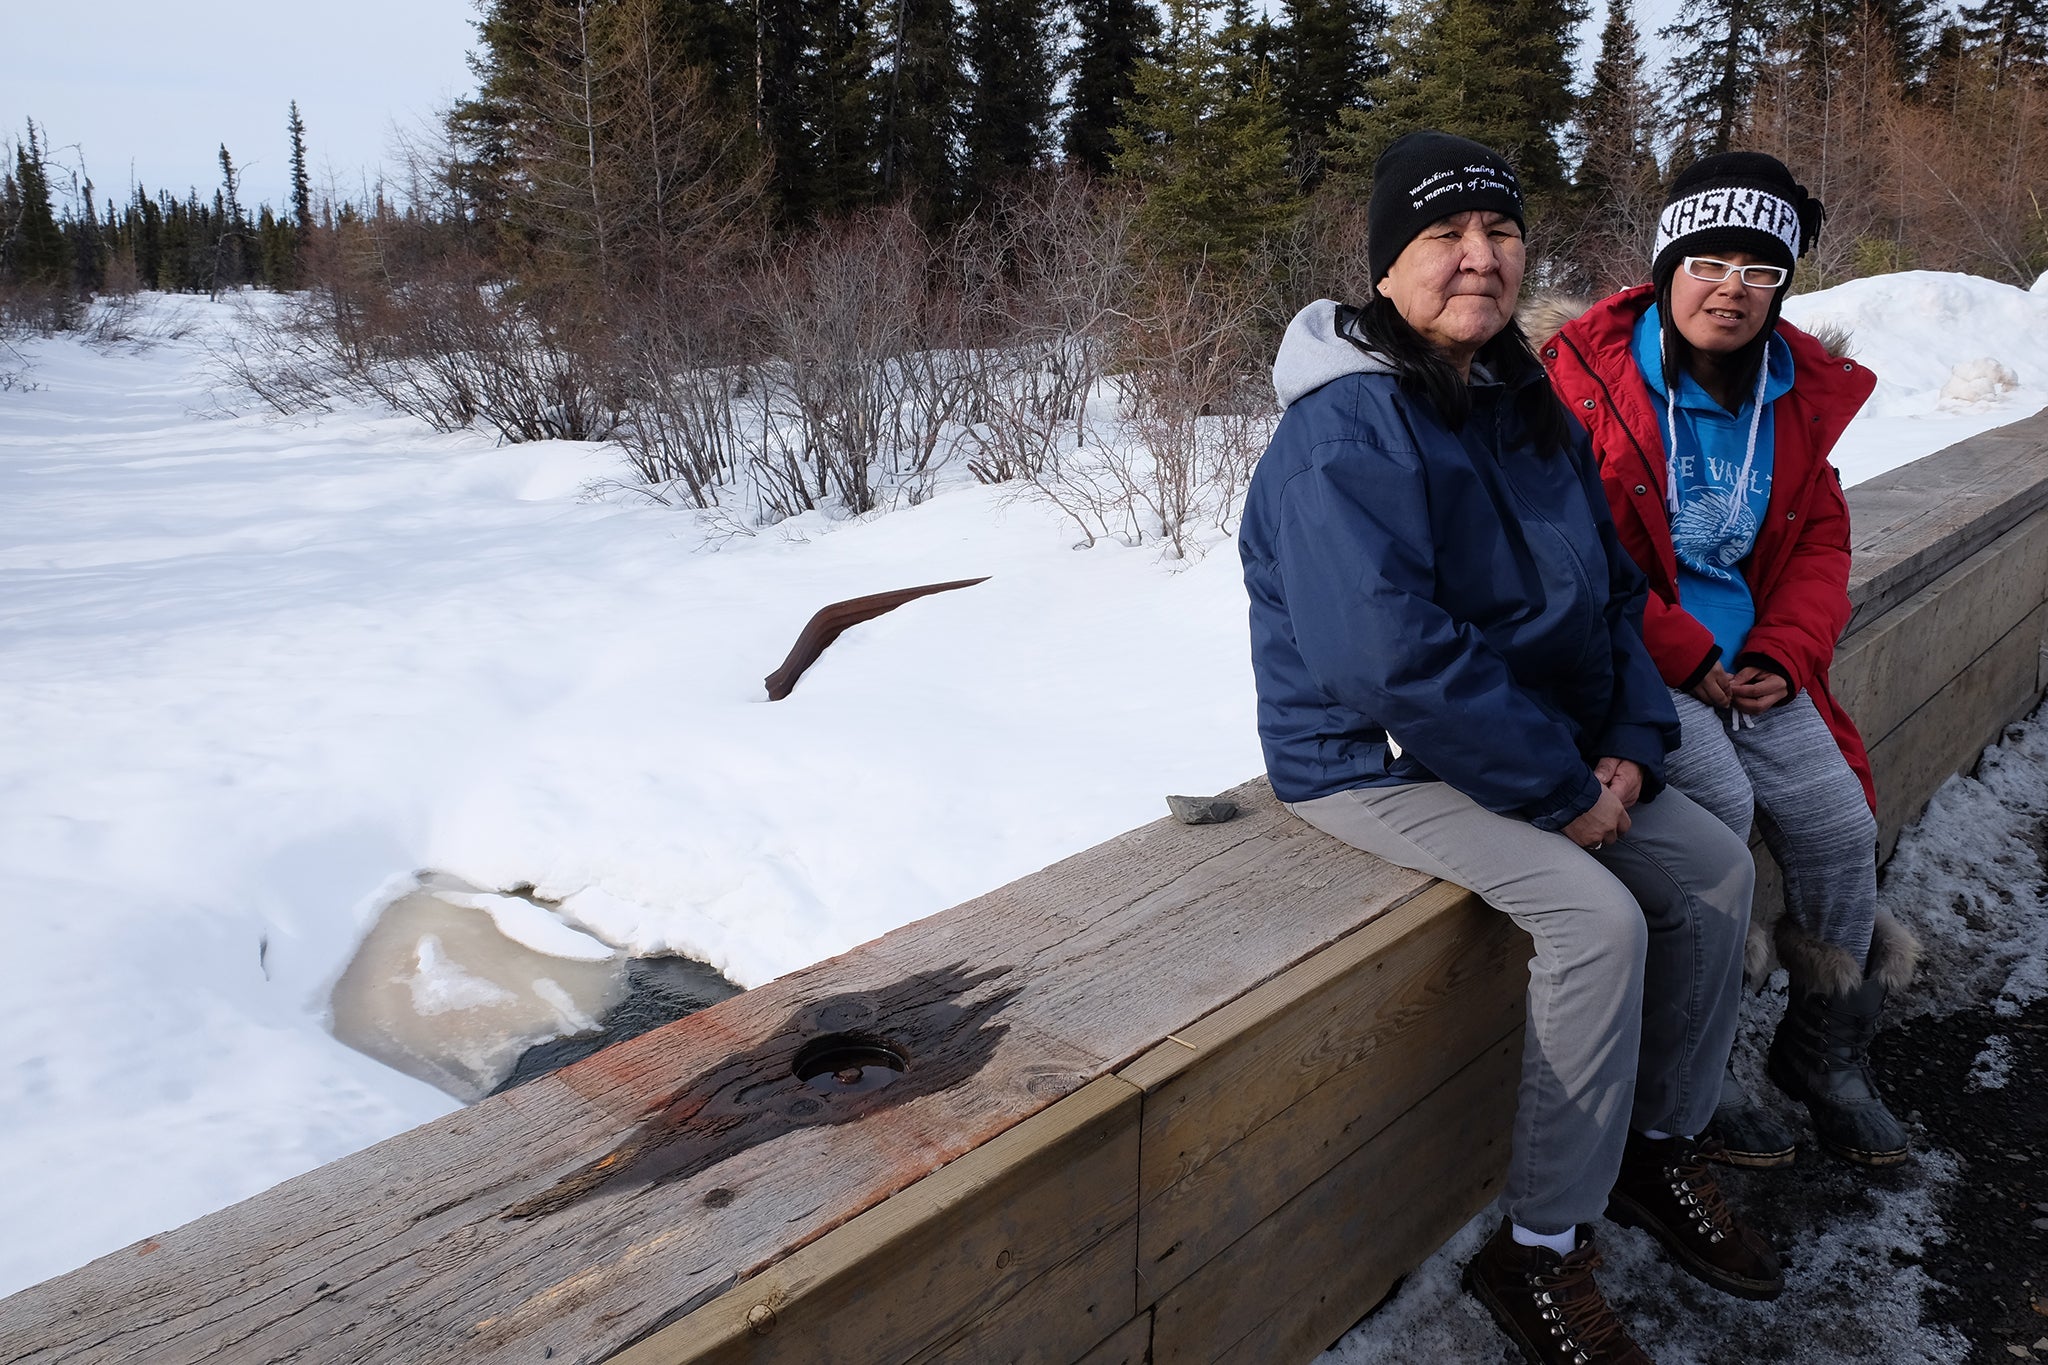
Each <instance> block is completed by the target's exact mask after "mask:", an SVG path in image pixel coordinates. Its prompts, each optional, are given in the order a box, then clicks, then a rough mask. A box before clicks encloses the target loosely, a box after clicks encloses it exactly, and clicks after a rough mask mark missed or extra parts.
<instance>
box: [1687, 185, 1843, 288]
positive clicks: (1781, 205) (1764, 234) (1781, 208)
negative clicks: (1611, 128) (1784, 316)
mask: <svg viewBox="0 0 2048 1365" xmlns="http://www.w3.org/2000/svg"><path fill="white" fill-rule="evenodd" d="M1825 217H1826V214H1825V212H1824V211H1823V210H1822V208H1821V205H1820V200H1818V199H1815V198H1814V197H1813V196H1812V195H1810V194H1808V193H1807V192H1806V186H1804V185H1802V184H1800V183H1799V182H1798V181H1797V180H1795V179H1793V178H1792V172H1791V171H1789V170H1787V169H1786V168H1785V163H1784V162H1782V161H1780V160H1778V158H1776V157H1774V156H1770V155H1767V154H1765V153H1763V152H1721V153H1719V154H1717V155H1714V156H1706V157H1701V158H1700V159H1699V160H1698V161H1695V162H1693V163H1692V165H1690V166H1688V167H1686V168H1685V169H1684V170H1683V171H1680V172H1679V173H1678V178H1677V179H1676V180H1674V181H1672V182H1671V193H1670V194H1668V195H1666V196H1665V199H1664V210H1663V212H1662V213H1660V214H1658V215H1657V245H1656V248H1655V250H1654V252H1653V253H1652V261H1651V265H1650V278H1651V279H1653V280H1656V281H1657V282H1658V283H1660V284H1661V283H1662V282H1663V281H1665V280H1667V279H1669V278H1671V274H1672V272H1673V271H1675V270H1677V269H1678V263H1679V262H1680V261H1681V260H1683V259H1684V258H1686V257H1687V256H1711V255H1713V254H1714V253H1715V252H1717V251H1741V252H1746V253H1747V254H1749V255H1752V256H1755V257H1757V258H1758V259H1759V260H1761V261H1764V262H1766V263H1768V264H1771V265H1782V266H1784V267H1785V268H1786V269H1787V270H1790V269H1792V265H1793V262H1795V261H1796V260H1798V259H1799V258H1800V257H1801V256H1804V255H1805V254H1806V252H1807V250H1808V248H1810V247H1811V246H1812V245H1813V240H1814V238H1815V237H1817V236H1819V235H1820V225H1821V220H1822V219H1823V218H1825Z"/></svg>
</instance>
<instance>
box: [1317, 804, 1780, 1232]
mask: <svg viewBox="0 0 2048 1365" xmlns="http://www.w3.org/2000/svg"><path fill="white" fill-rule="evenodd" d="M1289 809H1290V810H1292V811H1293V812H1294V813H1295V814H1297V815H1299V816H1301V818H1302V819H1304V820H1306V821H1308V822H1309V823H1310V824H1312V825H1314V826H1315V827H1316V828H1317V829H1320V830H1322V831H1323V832H1324V833H1326V834H1330V835H1334V836H1335V837H1336V838H1339V839H1341V840H1343V841H1344V842H1345V843H1347V844H1350V845H1352V846H1353V847H1356V848H1362V849H1365V850H1366V851H1367V852H1369V853H1376V854H1378V855H1379V856H1380V857H1382V858H1385V859H1386V860H1387V861H1388V862H1391V863H1398V864H1400V865H1401V866H1402V867H1411V868H1414V869H1415V870H1416V871H1418V872H1427V873H1429V874H1430V875H1432V876H1435V877H1441V878H1442V879H1444V880H1445V881H1448V882H1454V883H1456V884H1457V885H1459V886H1463V887H1466V888H1469V889H1470V890H1472V891H1475V892H1477V893H1478V894H1479V895H1480V896H1481V897H1482V898H1483V899H1484V900H1485V901H1486V903H1487V904H1489V905H1491V906H1493V907H1494V908H1495V909H1498V910H1503V911H1506V912H1507V913H1508V914H1509V915H1511V916H1513V917H1514V920H1515V923H1517V924H1519V925H1521V926H1522V928H1523V929H1525V930H1527V931H1528V933H1529V936H1530V938H1532V939H1533V940H1535V945H1536V955H1535V957H1534V958H1532V959H1531V960H1530V963H1529V993H1528V1001H1527V1012H1528V1013H1527V1019H1528V1027H1527V1031H1526V1033H1525V1034H1524V1037H1523V1042H1522V1082H1521V1090H1520V1092H1519V1098H1518V1101H1517V1103H1516V1106H1515V1129H1514V1150H1513V1155H1512V1158H1511V1161H1510V1164H1509V1168H1508V1178H1507V1184H1506V1187H1505V1188H1504V1189H1503V1190H1502V1191H1501V1199H1500V1204H1501V1211H1502V1212H1503V1213H1505V1214H1506V1215H1507V1216H1508V1217H1509V1218H1511V1219H1513V1220H1514V1221H1515V1222H1517V1223H1519V1224H1521V1225H1522V1226H1523V1227H1525V1228H1528V1229H1530V1230H1531V1231H1534V1232H1544V1233H1559V1232H1563V1231H1565V1230H1566V1229H1568V1228H1571V1227H1573V1226H1574V1225H1576V1224H1579V1223H1587V1222H1591V1221H1592V1220H1593V1219H1595V1218H1598V1217H1599V1216H1600V1215H1601V1213H1602V1211H1603V1210H1605V1208H1606V1206H1607V1192H1608V1190H1609V1189H1610V1188H1612V1186H1613V1184H1614V1177H1615V1173H1616V1172H1617V1171H1619V1170H1620V1169H1621V1148H1622V1143H1623V1142H1624V1141H1625V1140H1626V1138H1627V1136H1628V1129H1629V1128H1630V1127H1634V1128H1636V1129H1638V1130H1642V1131H1661V1132H1666V1133H1682V1134H1686V1135H1688V1136H1690V1135H1692V1134H1695V1133H1698V1132H1699V1131H1700V1130H1701V1129H1703V1128H1705V1127H1706V1124H1707V1120H1708V1119H1710V1118H1711V1117H1712V1116H1713V1113H1714V1105H1715V1103H1716V1102H1717V1101H1718V1100H1719V1099H1720V1096H1721V1073H1722V1069H1723V1068H1724V1067H1725V1066H1726V1065H1727V1062H1728V1050H1729V1048H1730V1046H1731V1045H1732V1044H1733V1043H1734V1040H1735V1018H1736V1006H1737V997H1738V993H1739V990H1740V987H1741V982H1742V943H1743V936H1744V934H1745V933H1746V932H1747V930H1748V927H1749V902H1750V896H1751V894H1752V890H1753V886H1754V882H1755V878H1756V869H1755V866H1754V864H1752V863H1751V862H1750V858H1749V850H1748V849H1747V848H1746V847H1744V845H1743V843H1742V841H1741V840H1740V839H1737V838H1736V837H1735V836H1734V835H1733V834H1732V833H1731V832H1730V831H1729V829H1728V827H1727V826H1726V825H1724V824H1723V823H1721V821H1719V820H1717V819H1715V818H1714V817H1713V816H1712V815H1710V814H1708V813H1707V812H1706V811H1705V810H1702V809H1701V808H1700V807H1699V806H1696V805H1694V804H1693V803H1692V802H1691V801H1690V800H1688V799H1686V797H1685V796H1683V795H1682V794H1680V793H1679V792H1676V791H1672V790H1669V789H1667V790H1666V791H1665V792H1664V793H1663V794H1662V795H1660V796H1659V797H1658V798H1657V799H1656V800H1655V801H1652V802H1648V803H1642V804H1638V805H1637V806H1636V807H1635V808H1634V809H1632V810H1631V811H1630V812H1629V814H1630V815H1631V816H1632V817H1633V820H1634V824H1633V826H1632V828H1631V829H1630V830H1629V832H1628V833H1627V834H1626V835H1624V836H1623V837H1622V839H1621V841H1620V842H1619V843H1616V844H1613V845H1610V846H1609V847H1607V848H1605V849H1603V850H1601V851H1599V852H1597V853H1593V852H1588V851H1587V850H1585V849H1583V848H1580V847H1579V846H1578V845H1576V844H1574V843H1572V841H1571V840H1569V839H1567V838H1565V837H1564V836H1563V835H1562V834H1552V833H1549V832H1547V831H1544V830H1540V829H1537V828H1536V827H1535V826H1534V825H1531V824H1530V823H1528V822H1527V821H1526V820H1517V819H1513V818H1511V817H1508V816H1504V815H1495V814H1494V813H1493V812H1491V811H1489V810H1486V809H1485V808H1483V807H1481V806H1480V805H1478V804H1477V803H1476V802H1474V801H1473V800H1472V799H1471V798H1470V797H1468V796H1466V795H1464V794H1463V793H1462V792H1459V791H1457V790H1455V789H1453V788H1451V787H1450V786H1448V785H1446V784H1444V783H1442V782H1418V783H1412V784H1409V785H1406V786H1398V787H1363V788H1359V789H1357V790H1353V791H1346V792H1337V793H1335V794H1334V795H1331V796H1324V797H1318V798H1317V799H1315V800H1313V801H1303V802H1300V803H1298V804H1294V805H1291V806H1289Z"/></svg>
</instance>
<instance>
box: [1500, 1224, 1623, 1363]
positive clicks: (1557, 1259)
mask: <svg viewBox="0 0 2048 1365" xmlns="http://www.w3.org/2000/svg"><path fill="white" fill-rule="evenodd" d="M1599 1264H1600V1253H1599V1252H1598V1251H1596V1250H1595V1249H1594V1247H1593V1239H1592V1237H1591V1236H1590V1235H1586V1236H1584V1239H1583V1240H1582V1241H1581V1243H1580V1245H1579V1249H1578V1250H1577V1251H1574V1252H1573V1253H1572V1254H1571V1255H1569V1256H1560V1255H1558V1254H1557V1253H1556V1252H1554V1251H1552V1250H1550V1249H1549V1248H1548V1247H1525V1246H1520V1245H1517V1244H1516V1242H1515V1239H1514V1236H1513V1234H1512V1233H1511V1232H1510V1231H1509V1229H1508V1220H1507V1219H1505V1218H1503V1219H1501V1221H1500V1230H1499V1231H1498V1232H1496V1233H1494V1234H1493V1236H1492V1237H1490V1238H1488V1239H1487V1243H1486V1245H1485V1246H1483V1247H1481V1248H1479V1254H1478V1255H1477V1256H1474V1257H1473V1258H1472V1259H1471V1260H1470V1261H1469V1262H1467V1263H1466V1265H1465V1292H1467V1293H1468V1294H1470V1295H1471V1296H1472V1297H1473V1298H1475V1299H1477V1300H1479V1301H1480V1302H1481V1303H1483V1304H1485V1305H1486V1307H1487V1311H1489V1312H1491V1313H1492V1314H1493V1320H1494V1321H1495V1322H1497V1323H1499V1324H1500V1329H1501V1331H1503V1332H1506V1333H1507V1334H1508V1336H1509V1337H1510V1338H1512V1339H1513V1340H1514V1343H1515V1345H1517V1346H1519V1347H1521V1348H1522V1354H1523V1355H1525V1356H1527V1357H1528V1358H1529V1365H1651V1363H1650V1358H1649V1357H1648V1356H1646V1355H1644V1354H1643V1348H1642V1347H1640V1346H1638V1345H1636V1344H1635V1342H1634V1341H1632V1340H1630V1339H1629V1335H1628V1332H1627V1330H1626V1329H1625V1328H1623V1327H1622V1325H1621V1319H1619V1318H1617V1317H1615V1316H1614V1310H1613V1309H1612V1308H1609V1307H1608V1306H1607V1300H1606V1299H1604V1298H1602V1297H1601V1295H1600V1286H1599V1285H1597V1284H1595V1283H1593V1270H1594V1268H1595V1267H1597V1266H1598V1265H1599Z"/></svg>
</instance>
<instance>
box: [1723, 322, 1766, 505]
mask: <svg viewBox="0 0 2048 1365" xmlns="http://www.w3.org/2000/svg"><path fill="white" fill-rule="evenodd" d="M1770 346H1771V344H1770V343H1769V342H1768V341H1767V342H1765V343H1764V353H1763V356H1762V357H1761V358H1760V359H1759V360H1758V361H1757V367H1756V394H1755V396H1754V397H1752V398H1751V399H1750V401H1749V445H1748V447H1747V448H1746V449H1745V450H1744V451H1743V452H1742V472H1741V473H1740V474H1737V475H1736V476H1735V493H1734V495H1733V496H1732V497H1730V498H1729V499H1728V517H1727V520H1725V521H1723V522H1722V523H1721V529H1722V530H1723V531H1726V530H1730V529H1731V528H1733V527H1734V525H1735V520H1736V518H1737V516H1739V515H1740V514H1741V512H1742V509H1743V507H1744V506H1745V505H1747V503H1748V502H1749V471H1750V469H1751V468H1752V467H1754V466H1755V464H1756V432H1757V428H1758V427H1759V426H1761V425H1762V423H1763V420H1764V380H1766V379H1767V378H1769V377H1770V373H1771V349H1770Z"/></svg>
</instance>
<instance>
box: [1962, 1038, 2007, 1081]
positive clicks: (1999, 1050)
mask: <svg viewBox="0 0 2048 1365" xmlns="http://www.w3.org/2000/svg"><path fill="white" fill-rule="evenodd" d="M2011 1070H2012V1040H2011V1039H2010V1038H2007V1037H2006V1036H2005V1035H2004V1034H2003V1033H1994V1034H1992V1035H1991V1036H1990V1037H1989V1038H1987V1039H1985V1040H1984V1050H1983V1051H1982V1052H1980V1053H1978V1054H1977V1060H1976V1061H1974V1062H1971V1063H1970V1089H1972V1090H2003V1089H2005V1082H2006V1079H2007V1076H2008V1075H2009V1074H2010V1072H2011Z"/></svg>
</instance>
